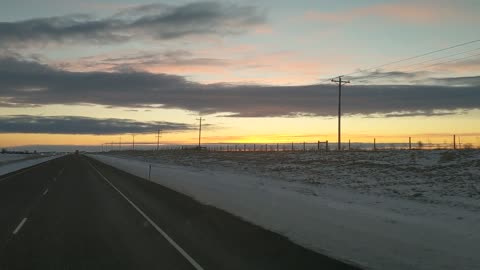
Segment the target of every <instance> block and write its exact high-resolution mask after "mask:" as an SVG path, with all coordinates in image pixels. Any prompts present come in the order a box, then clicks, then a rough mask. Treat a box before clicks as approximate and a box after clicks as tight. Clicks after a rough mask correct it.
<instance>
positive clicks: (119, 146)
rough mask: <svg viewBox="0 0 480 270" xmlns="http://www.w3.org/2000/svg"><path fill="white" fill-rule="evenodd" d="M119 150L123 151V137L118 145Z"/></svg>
mask: <svg viewBox="0 0 480 270" xmlns="http://www.w3.org/2000/svg"><path fill="white" fill-rule="evenodd" d="M118 150H120V151H121V150H122V137H120V142H119V143H118Z"/></svg>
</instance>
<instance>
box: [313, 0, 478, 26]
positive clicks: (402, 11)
mask: <svg viewBox="0 0 480 270" xmlns="http://www.w3.org/2000/svg"><path fill="white" fill-rule="evenodd" d="M372 17H373V18H382V19H386V20H393V21H397V22H403V23H437V22H442V21H444V20H446V19H452V18H455V19H464V20H465V19H471V20H475V16H474V14H471V13H469V12H468V11H467V10H462V9H459V8H456V7H454V6H451V5H435V6H431V5H430V6H428V5H419V4H417V3H415V4H394V3H385V4H375V5H370V6H366V7H358V8H352V9H349V10H345V11H336V12H321V11H309V12H307V13H305V16H304V18H305V19H307V20H309V21H323V22H334V23H340V22H352V21H355V20H358V19H363V18H372Z"/></svg>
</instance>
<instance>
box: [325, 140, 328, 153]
mask: <svg viewBox="0 0 480 270" xmlns="http://www.w3.org/2000/svg"><path fill="white" fill-rule="evenodd" d="M325 151H327V152H328V140H326V141H325Z"/></svg>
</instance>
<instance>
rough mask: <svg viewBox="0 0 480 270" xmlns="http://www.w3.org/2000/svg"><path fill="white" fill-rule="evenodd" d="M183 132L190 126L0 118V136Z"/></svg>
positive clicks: (68, 118)
mask: <svg viewBox="0 0 480 270" xmlns="http://www.w3.org/2000/svg"><path fill="white" fill-rule="evenodd" d="M158 128H160V129H162V130H163V131H166V132H168V131H184V130H190V129H192V128H194V127H192V126H190V125H188V124H183V123H172V122H138V121H134V120H129V119H112V118H110V119H97V118H90V117H79V116H32V115H9V116H0V133H48V134H93V135H114V134H125V133H136V134H141V133H154V132H155V131H156V130H157V129H158Z"/></svg>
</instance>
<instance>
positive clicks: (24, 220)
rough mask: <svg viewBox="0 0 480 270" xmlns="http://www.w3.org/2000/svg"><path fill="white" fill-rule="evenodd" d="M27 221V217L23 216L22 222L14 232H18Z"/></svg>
mask: <svg viewBox="0 0 480 270" xmlns="http://www.w3.org/2000/svg"><path fill="white" fill-rule="evenodd" d="M26 221H27V218H23V219H22V221H20V224H18V226H17V228H15V230H14V231H13V234H17V233H18V231H20V229H21V228H22V227H23V224H25V222H26Z"/></svg>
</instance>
